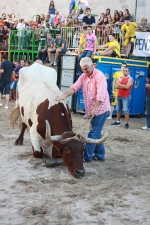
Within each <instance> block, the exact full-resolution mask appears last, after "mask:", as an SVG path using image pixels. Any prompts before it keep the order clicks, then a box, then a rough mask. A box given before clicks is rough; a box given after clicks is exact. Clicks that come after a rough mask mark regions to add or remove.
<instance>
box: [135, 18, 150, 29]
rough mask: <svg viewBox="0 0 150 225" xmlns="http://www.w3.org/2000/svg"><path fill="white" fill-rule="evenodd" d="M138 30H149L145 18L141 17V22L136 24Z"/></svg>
mask: <svg viewBox="0 0 150 225" xmlns="http://www.w3.org/2000/svg"><path fill="white" fill-rule="evenodd" d="M138 27H139V30H140V31H143V32H150V26H149V25H148V24H147V19H146V18H142V20H141V24H140V25H139V26H138Z"/></svg>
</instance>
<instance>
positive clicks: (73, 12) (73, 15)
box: [70, 9, 78, 20]
mask: <svg viewBox="0 0 150 225" xmlns="http://www.w3.org/2000/svg"><path fill="white" fill-rule="evenodd" d="M70 15H71V17H72V19H73V20H75V19H78V14H77V13H76V11H75V10H74V9H73V10H72V12H71V14H70Z"/></svg>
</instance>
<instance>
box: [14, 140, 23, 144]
mask: <svg viewBox="0 0 150 225" xmlns="http://www.w3.org/2000/svg"><path fill="white" fill-rule="evenodd" d="M14 145H23V141H22V140H16V141H15V143H14Z"/></svg>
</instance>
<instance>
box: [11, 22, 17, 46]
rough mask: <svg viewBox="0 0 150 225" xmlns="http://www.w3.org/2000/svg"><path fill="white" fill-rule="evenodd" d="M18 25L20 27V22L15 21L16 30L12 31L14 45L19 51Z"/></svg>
mask: <svg viewBox="0 0 150 225" xmlns="http://www.w3.org/2000/svg"><path fill="white" fill-rule="evenodd" d="M17 25H18V20H15V21H14V28H13V30H12V31H11V34H12V43H14V49H17V47H18V36H17Z"/></svg>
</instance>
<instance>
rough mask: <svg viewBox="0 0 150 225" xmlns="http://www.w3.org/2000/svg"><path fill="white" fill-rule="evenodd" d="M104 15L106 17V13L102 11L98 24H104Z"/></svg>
mask: <svg viewBox="0 0 150 225" xmlns="http://www.w3.org/2000/svg"><path fill="white" fill-rule="evenodd" d="M104 17H105V14H104V13H101V15H100V18H99V19H98V21H97V23H96V26H98V25H103V24H104Z"/></svg>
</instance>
